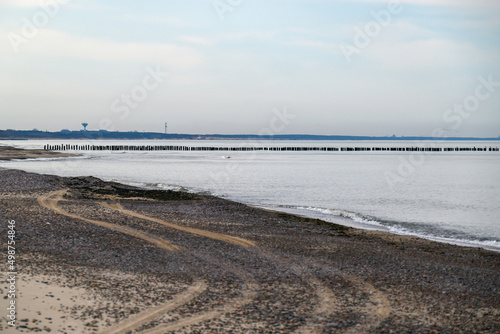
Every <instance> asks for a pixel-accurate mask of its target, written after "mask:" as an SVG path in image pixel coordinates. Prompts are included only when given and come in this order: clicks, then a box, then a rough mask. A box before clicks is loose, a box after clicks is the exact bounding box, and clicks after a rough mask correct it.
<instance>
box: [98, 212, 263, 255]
mask: <svg viewBox="0 0 500 334" xmlns="http://www.w3.org/2000/svg"><path fill="white" fill-rule="evenodd" d="M100 204H101V205H102V206H104V207H105V208H108V209H112V210H116V211H119V212H121V213H123V214H126V215H129V216H132V217H136V218H140V219H145V220H149V221H152V222H155V223H158V224H161V225H163V226H167V227H170V228H174V229H176V230H179V231H183V232H188V233H191V234H196V235H200V236H203V237H207V238H211V239H215V240H220V241H224V242H227V243H230V244H234V245H238V246H243V247H254V246H255V242H253V241H250V240H247V239H243V238H238V237H233V236H230V235H226V234H221V233H215V232H210V231H206V230H200V229H197V228H192V227H185V226H180V225H176V224H173V223H169V222H166V221H164V220H161V219H158V218H153V217H148V216H145V215H142V214H140V213H137V212H135V211H131V210H127V209H124V208H123V207H122V206H121V205H120V204H118V203H117V204H108V203H106V202H101V203H100Z"/></svg>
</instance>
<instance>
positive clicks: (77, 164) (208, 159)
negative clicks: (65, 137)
mask: <svg viewBox="0 0 500 334" xmlns="http://www.w3.org/2000/svg"><path fill="white" fill-rule="evenodd" d="M0 143H3V144H8V145H11V146H17V147H24V148H42V147H43V145H44V144H47V143H50V144H68V143H71V144H88V142H84V141H2V142H0ZM91 144H92V143H91ZM104 144H106V145H113V144H126V145H187V146H251V145H263V146H322V147H345V146H373V147H387V146H398V147H407V146H422V147H429V146H432V145H438V146H443V147H456V146H458V147H474V146H475V147H485V146H486V147H489V146H494V147H499V146H500V142H498V141H497V142H438V143H432V142H346V141H340V142H335V141H321V142H311V141H305V142H281V141H280V142H265V141H262V142H258V143H255V142H245V141H105V142H104ZM79 153H83V154H84V156H83V157H80V158H72V159H63V160H61V159H56V160H51V159H49V160H47V159H45V160H43V161H40V160H31V161H11V162H2V163H0V167H4V168H18V169H23V170H26V171H32V172H38V173H45V174H56V175H62V176H81V175H93V176H96V177H100V178H103V179H105V180H116V181H121V182H125V183H130V184H136V185H141V186H149V187H161V188H177V189H179V188H183V189H187V190H190V191H195V192H207V193H211V194H215V195H218V196H223V197H227V198H230V199H234V200H237V201H240V202H244V203H248V204H252V205H257V206H262V207H268V208H275V209H279V210H283V211H288V212H293V213H297V214H302V215H306V216H309V217H318V218H322V219H326V220H329V221H332V222H340V223H343V224H347V225H353V226H361V227H365V228H376V229H383V230H389V231H392V232H395V233H404V234H412V235H419V236H425V237H429V238H434V239H439V240H444V241H449V242H450V241H451V242H465V243H467V244H471V245H481V246H488V247H493V248H498V249H500V201H499V200H498V199H499V198H500V153H499V152H441V153H425V154H424V153H411V152H79Z"/></svg>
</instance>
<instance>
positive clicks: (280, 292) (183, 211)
mask: <svg viewBox="0 0 500 334" xmlns="http://www.w3.org/2000/svg"><path fill="white" fill-rule="evenodd" d="M0 219H1V221H2V222H3V223H2V225H1V227H0V236H1V237H0V238H1V240H2V241H1V246H0V248H1V250H0V251H1V252H2V253H3V254H7V246H6V242H7V235H8V234H7V233H8V232H7V231H8V228H7V224H6V222H7V221H8V220H15V221H16V238H17V254H16V261H17V263H16V265H17V268H16V270H17V272H18V275H17V281H16V282H17V283H16V284H17V285H16V287H17V291H18V299H17V302H18V309H17V311H18V314H17V321H16V324H17V328H16V329H12V328H9V327H8V325H7V322H6V318H4V317H5V315H3V314H0V316H1V317H2V321H1V322H0V331H3V332H7V333H8V332H13V333H17V332H26V333H28V332H33V331H42V332H49V331H50V332H53V333H54V332H56V333H58V332H60V333H87V332H89V333H90V332H96V333H130V332H135V333H174V332H175V333H225V332H232V333H390V332H393V333H499V332H500V270H499V269H500V254H499V253H495V252H491V251H487V250H482V249H476V248H464V247H459V246H453V245H448V244H441V243H436V242H432V241H428V240H422V239H419V238H413V237H405V236H396V235H391V234H387V233H383V232H371V231H362V230H356V229H352V228H346V227H343V226H338V225H335V224H330V223H326V222H322V221H319V220H315V219H306V218H300V217H295V216H292V215H288V214H283V213H276V212H269V211H264V210H259V209H256V208H252V207H248V206H245V205H243V204H239V203H234V202H230V201H227V200H223V199H219V198H214V197H210V196H202V195H191V194H185V193H176V192H172V191H165V192H162V191H147V190H143V189H137V188H134V187H130V186H125V185H119V184H116V183H106V182H103V181H100V180H98V179H95V178H92V177H86V178H61V177H55V176H44V175H38V174H32V173H25V172H21V171H13V170H1V171H0ZM162 245H169V247H162ZM172 246H175V247H172ZM5 268H6V264H4V265H2V271H3V272H6V271H7V270H5ZM6 288H7V285H6V284H5V285H4V286H2V298H3V297H4V296H5V297H6V293H7V291H6ZM7 302H8V299H7V298H4V299H1V305H0V310H6V304H7ZM0 312H4V313H5V314H6V311H0Z"/></svg>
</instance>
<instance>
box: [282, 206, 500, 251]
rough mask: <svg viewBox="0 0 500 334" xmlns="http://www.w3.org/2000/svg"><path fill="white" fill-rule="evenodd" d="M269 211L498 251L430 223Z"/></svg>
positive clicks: (492, 244)
mask: <svg viewBox="0 0 500 334" xmlns="http://www.w3.org/2000/svg"><path fill="white" fill-rule="evenodd" d="M273 209H276V210H278V211H287V212H290V213H295V214H300V215H304V216H307V217H310V218H320V219H324V220H326V221H331V222H332V223H339V224H344V225H346V224H345V223H346V221H345V220H347V225H349V226H352V227H358V228H365V229H366V228H369V229H377V230H383V231H387V232H390V233H394V234H401V235H411V236H416V237H421V238H425V239H430V240H435V241H441V242H446V243H451V244H458V245H464V246H473V247H485V248H488V249H492V250H496V251H500V240H499V239H496V238H487V237H480V236H477V235H472V234H467V233H464V232H461V231H457V230H453V229H446V228H442V227H439V226H437V225H436V224H431V223H416V222H404V221H395V220H387V219H381V218H377V217H373V216H370V215H363V214H360V213H357V212H352V211H347V210H340V209H328V208H320V207H313V206H286V205H280V206H276V207H273ZM349 222H350V224H349Z"/></svg>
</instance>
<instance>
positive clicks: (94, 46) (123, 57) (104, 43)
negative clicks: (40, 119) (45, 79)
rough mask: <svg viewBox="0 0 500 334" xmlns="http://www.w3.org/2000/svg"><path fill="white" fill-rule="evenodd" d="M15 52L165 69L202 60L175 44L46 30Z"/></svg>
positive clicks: (183, 67) (196, 54)
mask: <svg viewBox="0 0 500 334" xmlns="http://www.w3.org/2000/svg"><path fill="white" fill-rule="evenodd" d="M0 33H2V31H0ZM4 33H5V32H4ZM8 34H10V35H11V36H12V34H17V36H23V35H22V31H13V32H10V33H8ZM19 49H20V52H21V53H23V54H31V55H36V56H50V57H55V58H73V59H85V60H94V61H101V62H141V63H148V64H162V65H165V66H168V68H179V69H187V68H193V67H196V66H198V65H200V64H201V63H202V62H203V56H202V55H201V54H199V53H198V52H196V51H195V50H194V49H192V48H188V47H183V46H178V45H175V44H167V43H121V42H115V41H108V40H100V39H93V38H87V37H77V36H73V35H69V34H66V33H63V32H60V31H55V30H50V29H40V31H39V33H38V34H37V36H35V37H33V38H32V39H29V40H27V41H26V43H25V44H21V45H20V47H19ZM4 52H6V51H5V50H4Z"/></svg>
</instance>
